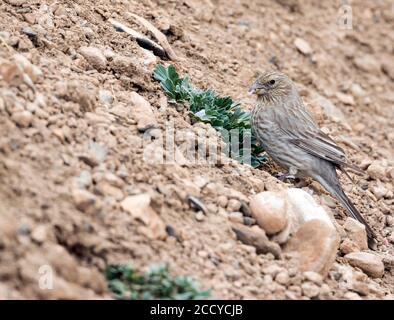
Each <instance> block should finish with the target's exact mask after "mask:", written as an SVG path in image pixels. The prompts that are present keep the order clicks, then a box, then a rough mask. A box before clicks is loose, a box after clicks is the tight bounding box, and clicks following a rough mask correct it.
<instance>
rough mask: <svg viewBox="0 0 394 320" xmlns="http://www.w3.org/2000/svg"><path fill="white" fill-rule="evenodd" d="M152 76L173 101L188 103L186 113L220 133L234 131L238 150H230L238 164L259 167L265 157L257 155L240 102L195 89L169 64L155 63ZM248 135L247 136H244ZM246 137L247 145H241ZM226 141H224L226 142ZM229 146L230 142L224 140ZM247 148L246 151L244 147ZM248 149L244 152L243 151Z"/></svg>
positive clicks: (213, 92)
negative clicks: (246, 155) (166, 65)
mask: <svg viewBox="0 0 394 320" xmlns="http://www.w3.org/2000/svg"><path fill="white" fill-rule="evenodd" d="M154 77H155V79H156V80H158V81H160V84H161V86H162V88H163V90H164V91H165V93H166V94H167V96H168V97H169V98H170V99H171V101H173V102H177V103H186V104H188V107H189V110H190V113H191V115H192V117H193V118H194V119H196V120H197V121H202V122H205V123H209V124H211V125H212V127H214V128H215V129H216V130H218V131H219V132H221V133H222V136H224V134H223V133H224V132H227V133H228V132H230V131H233V130H238V134H239V136H238V137H237V138H238V139H237V141H239V146H237V147H238V148H237V149H238V150H239V152H238V153H235V155H233V153H231V156H232V157H233V158H235V159H236V160H238V161H240V162H241V163H243V162H247V163H251V165H252V166H253V167H258V166H260V165H261V164H262V163H263V162H264V161H265V160H266V159H265V157H264V156H261V155H260V154H261V153H262V152H263V149H262V148H261V147H260V146H259V145H257V143H256V138H255V137H254V136H253V134H252V133H251V130H250V128H251V126H250V114H249V112H245V111H242V110H241V108H240V104H239V103H238V102H234V101H233V100H232V99H231V98H230V97H228V96H226V97H220V96H219V95H218V94H217V93H216V92H215V91H213V90H210V89H209V90H201V89H198V88H195V87H194V86H193V85H192V84H191V83H190V80H189V77H187V76H186V77H184V78H180V77H179V74H178V73H177V71H176V70H175V67H174V66H173V65H170V66H169V67H167V68H166V67H164V66H163V65H161V64H159V65H157V66H156V68H155V71H154ZM248 135H249V136H248ZM246 138H249V139H250V141H251V143H250V147H249V148H248V147H247V146H245V145H244V143H243V142H244V141H247V140H246ZM226 142H227V141H226ZM228 142H229V143H230V145H231V141H228ZM247 149H249V150H247ZM246 151H248V153H246ZM245 154H250V155H251V159H245V157H244V155H245Z"/></svg>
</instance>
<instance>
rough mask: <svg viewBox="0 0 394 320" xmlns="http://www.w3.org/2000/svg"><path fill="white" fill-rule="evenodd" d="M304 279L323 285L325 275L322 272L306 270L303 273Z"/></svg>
mask: <svg viewBox="0 0 394 320" xmlns="http://www.w3.org/2000/svg"><path fill="white" fill-rule="evenodd" d="M303 276H304V279H306V280H308V281H311V282H313V283H315V284H317V285H321V284H322V283H323V277H322V275H321V274H320V273H317V272H313V271H305V272H304V273H303Z"/></svg>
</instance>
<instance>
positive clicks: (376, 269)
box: [345, 252, 384, 278]
mask: <svg viewBox="0 0 394 320" xmlns="http://www.w3.org/2000/svg"><path fill="white" fill-rule="evenodd" d="M345 259H346V260H347V261H348V262H349V264H350V265H352V266H353V267H358V268H360V269H361V270H363V271H364V272H365V273H366V274H367V275H369V276H371V277H372V278H381V277H382V276H383V274H384V264H383V261H382V258H381V257H379V256H377V255H375V254H372V253H368V252H352V253H349V254H347V255H346V256H345Z"/></svg>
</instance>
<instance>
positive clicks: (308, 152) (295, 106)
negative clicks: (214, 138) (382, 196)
mask: <svg viewBox="0 0 394 320" xmlns="http://www.w3.org/2000/svg"><path fill="white" fill-rule="evenodd" d="M251 92H252V93H256V94H257V96H258V101H257V103H256V105H255V107H254V108H253V110H252V113H251V123H252V130H253V132H254V134H255V135H256V137H257V139H258V140H259V142H260V143H261V145H262V146H263V147H264V149H265V150H266V151H267V153H268V154H269V155H270V156H271V158H272V159H273V160H274V161H276V162H277V163H278V164H280V165H281V166H282V167H284V168H286V169H288V170H289V172H290V173H291V174H292V175H297V176H300V177H311V178H313V179H315V180H316V181H318V182H319V183H320V184H321V185H322V186H323V187H324V188H325V189H326V190H327V191H328V192H329V193H331V194H332V195H333V196H334V197H335V198H337V199H338V200H339V201H340V202H341V204H342V205H343V206H344V207H345V209H346V210H347V212H348V213H349V214H350V215H351V216H352V217H353V218H354V219H356V220H358V221H360V222H361V223H363V224H364V225H365V227H366V230H367V235H368V239H369V244H370V246H374V245H375V244H374V243H375V242H374V237H375V236H374V233H373V231H372V229H371V228H370V226H369V225H368V224H367V222H366V221H365V220H364V218H363V217H362V216H361V214H360V213H359V212H358V210H357V209H356V208H355V207H354V205H353V204H352V202H351V201H350V200H349V198H348V197H347V196H346V194H345V193H344V192H343V189H342V187H341V185H340V182H339V180H338V177H337V173H336V169H340V170H342V171H344V172H346V171H345V169H346V168H351V169H353V170H356V171H358V172H362V171H361V170H360V169H359V168H357V167H356V166H355V165H353V164H351V163H350V161H349V160H348V159H347V158H346V155H345V152H344V150H343V149H342V148H340V147H339V146H338V145H337V144H336V143H335V142H334V141H333V140H332V139H331V138H330V137H329V136H328V135H326V134H325V133H324V132H322V131H321V130H320V129H319V127H318V126H317V124H316V123H315V121H314V120H313V117H312V116H311V114H310V113H309V112H308V110H307V109H306V108H305V106H304V104H303V102H302V99H301V97H300V96H299V94H298V92H297V89H296V87H295V85H294V84H293V82H292V81H291V80H290V79H289V78H288V77H287V76H286V75H284V74H281V73H279V72H276V71H271V72H266V73H265V74H263V75H262V76H260V77H259V78H258V79H257V80H256V81H255V82H254V83H253V85H252V87H251Z"/></svg>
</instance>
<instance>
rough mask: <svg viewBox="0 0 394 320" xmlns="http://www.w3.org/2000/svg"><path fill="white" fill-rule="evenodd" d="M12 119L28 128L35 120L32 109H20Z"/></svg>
mask: <svg viewBox="0 0 394 320" xmlns="http://www.w3.org/2000/svg"><path fill="white" fill-rule="evenodd" d="M11 119H12V120H13V121H14V122H15V123H16V124H17V125H18V126H20V127H22V128H27V127H28V126H30V125H31V123H32V122H33V115H32V113H31V112H30V111H27V110H24V111H18V112H15V113H13V114H12V116H11Z"/></svg>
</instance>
